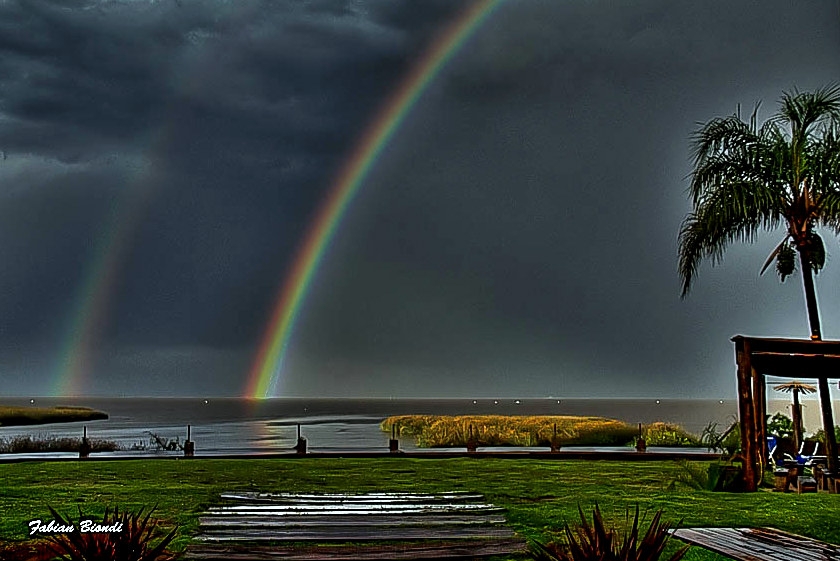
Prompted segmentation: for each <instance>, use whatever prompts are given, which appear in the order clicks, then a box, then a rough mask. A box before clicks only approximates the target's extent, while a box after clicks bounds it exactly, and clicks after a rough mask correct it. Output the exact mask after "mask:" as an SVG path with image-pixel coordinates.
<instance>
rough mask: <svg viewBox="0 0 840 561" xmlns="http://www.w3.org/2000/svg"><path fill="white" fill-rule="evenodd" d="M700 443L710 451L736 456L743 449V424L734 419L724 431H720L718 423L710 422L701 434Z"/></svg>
mask: <svg viewBox="0 0 840 561" xmlns="http://www.w3.org/2000/svg"><path fill="white" fill-rule="evenodd" d="M700 444H701V445H702V446H705V447H706V448H708V449H709V450H710V451H715V452H723V453H725V454H727V455H728V456H730V457H731V456H734V455H735V454H737V453H738V452H740V451H741V426H740V425H739V424H738V421H733V422H732V424H731V425H729V428H728V429H726V430H725V431H723V432H720V431H718V424H717V423H709V424H708V425H706V428H705V429H703V433H702V434H701V436H700Z"/></svg>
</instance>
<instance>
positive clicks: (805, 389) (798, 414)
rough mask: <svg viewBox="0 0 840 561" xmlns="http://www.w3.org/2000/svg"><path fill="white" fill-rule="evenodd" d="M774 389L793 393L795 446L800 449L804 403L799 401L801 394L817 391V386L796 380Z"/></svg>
mask: <svg viewBox="0 0 840 561" xmlns="http://www.w3.org/2000/svg"><path fill="white" fill-rule="evenodd" d="M773 389H774V390H777V391H780V392H788V393H792V394H793V410H792V411H791V416H792V417H793V446H794V448H796V450H799V446H800V445H801V444H802V405H801V404H800V403H799V394H800V393H803V394H808V393H814V392H816V391H817V388H815V387H814V386H812V385H811V384H805V383H803V382H798V381H796V380H794V381H792V382H788V383H787V384H779V385H778V386H773Z"/></svg>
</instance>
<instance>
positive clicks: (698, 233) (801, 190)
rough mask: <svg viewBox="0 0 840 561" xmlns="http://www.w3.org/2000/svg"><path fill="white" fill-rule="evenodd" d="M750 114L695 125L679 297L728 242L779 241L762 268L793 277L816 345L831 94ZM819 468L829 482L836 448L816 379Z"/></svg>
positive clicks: (839, 190)
mask: <svg viewBox="0 0 840 561" xmlns="http://www.w3.org/2000/svg"><path fill="white" fill-rule="evenodd" d="M757 113H758V106H756V108H755V110H754V111H753V113H752V116H751V117H750V119H749V121H744V120H742V119H741V115H740V108H739V111H738V112H736V113H735V115H732V116H730V117H724V118H716V119H713V120H711V121H709V122H708V123H706V124H704V125H703V126H702V127H701V128H700V129H699V130H698V131H697V132H696V133H695V134H694V136H693V138H692V146H693V156H694V170H693V172H692V178H691V186H690V189H689V191H690V194H691V198H692V201H693V204H694V210H693V211H692V212H691V213H689V214H688V216H687V217H686V219H685V221H684V222H683V224H682V227H681V229H680V236H679V272H680V277H681V278H682V296H683V297H685V296H686V294H687V293H688V291H689V289H690V288H691V284H692V281H693V280H694V277H695V275H696V273H697V268H698V267H699V265H700V262H701V261H702V260H703V259H705V258H711V260H712V263H713V264H716V263H718V262H719V261H720V259H721V258H722V257H723V252H724V250H725V249H726V247H727V246H728V245H729V244H730V243H732V242H735V241H743V242H751V241H753V240H754V239H755V238H756V236H757V234H758V232H759V231H761V230H772V229H776V228H778V227H779V226H785V228H786V234H785V237H784V238H783V239H782V241H781V243H780V244H779V245H778V246H777V247H776V249H775V250H774V251H773V252H772V253H771V254H770V257H769V258H768V260H767V263H765V266H764V269H762V272H764V270H765V269H766V268H767V266H768V265H769V264H770V263H772V262H773V261H774V260H775V262H776V271H777V272H778V274H779V277H780V278H781V280H782V281H784V280H785V278H786V277H787V276H789V275H791V274H792V273H793V272H794V270H795V269H796V256H797V254H798V256H799V266H800V269H801V272H802V283H803V287H804V290H805V302H806V308H807V312H808V322H809V326H810V330H811V339H814V340H820V339H822V333H821V330H820V316H819V309H818V308H817V296H816V292H815V290H814V279H813V275H814V274H816V273H818V272H819V271H820V269H822V267H823V264H824V263H825V249H824V246H823V241H822V238H821V237H820V235H819V234H818V233H817V227H820V226H822V227H826V228H829V229H831V230H833V231H834V232H835V233H837V234H840V86H837V85H835V86H830V87H824V88H821V89H818V90H816V91H814V92H813V93H808V92H801V93H800V92H798V91H796V90H794V91H793V92H792V93H784V94H783V95H782V99H781V101H780V108H779V111H778V112H777V113H776V114H775V115H773V116H772V117H770V118H769V119H768V120H767V121H765V122H764V123H763V124H762V125H761V126H759V125H758V123H757V119H756V116H757ZM819 397H820V408H821V412H822V417H823V424H824V427H825V433H826V453H827V455H828V469H829V471H831V472H832V473H834V474H837V473H838V472H837V469H836V466H835V464H836V462H837V443H836V439H835V438H834V419H833V414H832V410H831V397H830V394H829V390H828V380H827V379H825V378H821V379H820V380H819Z"/></svg>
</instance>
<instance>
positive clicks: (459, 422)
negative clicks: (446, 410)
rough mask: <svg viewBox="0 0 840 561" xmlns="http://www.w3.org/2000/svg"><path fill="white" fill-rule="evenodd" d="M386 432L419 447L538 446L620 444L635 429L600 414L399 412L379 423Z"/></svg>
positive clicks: (630, 441) (625, 443)
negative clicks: (394, 429)
mask: <svg viewBox="0 0 840 561" xmlns="http://www.w3.org/2000/svg"><path fill="white" fill-rule="evenodd" d="M380 427H381V428H382V430H383V431H387V432H390V431H391V427H398V429H399V432H400V433H401V434H402V435H403V436H413V437H414V438H415V439H416V441H417V445H418V446H420V447H422V448H443V447H455V446H457V447H460V446H466V445H467V441H468V440H470V436H471V435H470V427H472V440H473V441H474V442H475V444H476V446H541V447H548V446H550V444H551V441H552V440H553V439H555V427H556V440H557V444H558V445H561V446H624V445H627V444H630V443H632V442H633V438H634V437H635V436H636V435H637V433H638V431H637V429H636V428H635V427H633V426H632V425H629V424H627V423H624V422H622V421H616V420H614V419H605V418H603V417H572V416H531V417H526V416H521V417H517V416H501V415H464V416H443V415H399V416H394V417H389V418H387V419H385V420H384V421H383V422H382V424H381V425H380Z"/></svg>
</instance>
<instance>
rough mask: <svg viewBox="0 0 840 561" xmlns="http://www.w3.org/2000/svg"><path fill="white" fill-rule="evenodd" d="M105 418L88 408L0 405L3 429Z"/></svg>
mask: <svg viewBox="0 0 840 561" xmlns="http://www.w3.org/2000/svg"><path fill="white" fill-rule="evenodd" d="M107 418H108V414H107V413H105V412H103V411H97V410H96V409H91V408H89V407H71V406H59V407H15V406H9V405H0V426H3V427H15V426H25V425H44V424H47V423H73V422H80V421H95V420H100V419H107Z"/></svg>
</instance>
